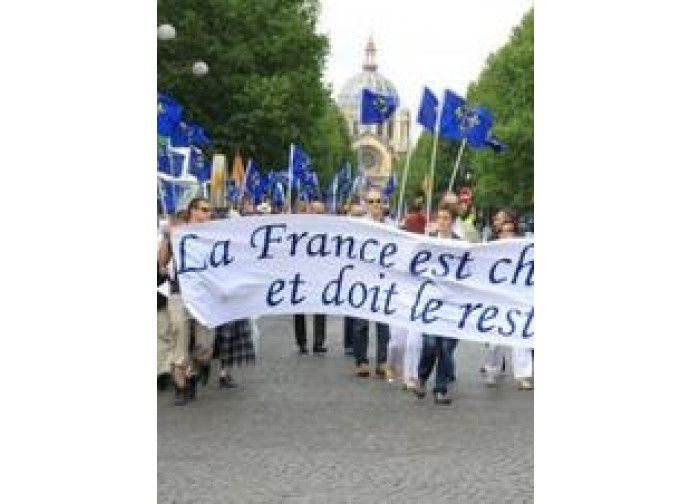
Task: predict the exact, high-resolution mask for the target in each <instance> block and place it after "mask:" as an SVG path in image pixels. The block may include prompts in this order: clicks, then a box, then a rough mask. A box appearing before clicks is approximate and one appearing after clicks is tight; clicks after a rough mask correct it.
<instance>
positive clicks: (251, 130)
mask: <svg viewBox="0 0 690 504" xmlns="http://www.w3.org/2000/svg"><path fill="white" fill-rule="evenodd" d="M318 14H319V2H318V0H159V1H158V24H159V25H160V24H163V23H169V24H172V25H173V26H175V28H176V31H177V36H176V38H174V39H173V40H168V41H159V42H158V90H159V91H161V92H164V93H167V94H169V95H170V96H172V97H173V98H175V99H176V100H178V101H179V102H180V103H181V104H182V105H183V106H184V107H185V117H186V118H187V119H188V120H189V121H192V122H195V123H198V124H200V125H201V126H203V127H204V128H205V129H206V130H207V132H208V133H209V136H211V140H212V142H213V144H212V146H211V147H210V150H211V151H213V152H223V153H226V154H229V155H230V156H232V154H233V153H234V151H235V149H240V151H241V153H242V155H243V156H244V157H245V159H246V157H252V158H253V159H255V160H256V161H257V162H258V163H259V165H260V166H261V167H262V168H263V169H282V168H285V167H286V166H287V163H288V147H289V145H290V143H292V142H294V143H296V144H298V145H300V147H302V148H304V149H305V150H306V151H307V152H308V153H309V154H310V155H311V157H312V161H313V162H314V165H315V166H316V169H317V171H318V172H319V174H320V175H322V176H328V175H329V174H331V173H332V172H333V171H334V170H335V169H336V168H337V166H336V165H338V164H340V163H341V162H342V161H344V160H345V159H348V158H349V159H351V158H352V154H351V152H350V139H349V136H348V133H347V129H346V128H345V126H344V124H343V123H342V119H340V116H339V114H338V112H337V107H336V106H335V104H334V103H333V101H332V100H331V98H330V90H329V89H328V88H327V87H326V86H324V84H323V83H322V80H321V77H322V74H323V68H324V61H325V57H326V54H327V52H328V39H327V38H326V37H325V36H323V35H319V34H317V33H316V31H315V28H316V21H317V17H318ZM197 60H201V61H204V62H206V63H207V64H208V67H209V72H208V74H207V75H205V76H203V77H195V76H194V75H192V72H191V68H192V64H193V63H194V62H195V61H197Z"/></svg>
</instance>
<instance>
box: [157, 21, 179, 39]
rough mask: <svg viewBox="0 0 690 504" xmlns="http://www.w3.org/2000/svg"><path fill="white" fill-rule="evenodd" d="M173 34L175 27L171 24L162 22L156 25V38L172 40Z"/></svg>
mask: <svg viewBox="0 0 690 504" xmlns="http://www.w3.org/2000/svg"><path fill="white" fill-rule="evenodd" d="M175 34H176V32H175V27H174V26H173V25H171V24H162V25H160V26H159V27H158V38H159V39H161V40H172V39H174V38H175Z"/></svg>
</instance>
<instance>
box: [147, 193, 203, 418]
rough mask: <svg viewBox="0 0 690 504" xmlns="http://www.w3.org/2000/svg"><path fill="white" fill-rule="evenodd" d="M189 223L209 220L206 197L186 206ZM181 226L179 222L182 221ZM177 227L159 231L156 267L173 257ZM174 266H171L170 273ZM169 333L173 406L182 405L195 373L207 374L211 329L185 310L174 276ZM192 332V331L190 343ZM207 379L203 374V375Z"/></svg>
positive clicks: (193, 392)
mask: <svg viewBox="0 0 690 504" xmlns="http://www.w3.org/2000/svg"><path fill="white" fill-rule="evenodd" d="M187 211H188V215H189V216H188V220H187V223H189V224H199V223H202V222H208V221H210V220H211V205H210V204H209V202H208V200H207V199H206V198H199V197H197V198H194V199H192V201H190V202H189V206H188V207H187ZM182 225H183V224H182ZM175 227H177V224H173V223H171V225H170V227H169V228H168V229H166V230H165V231H164V232H163V240H162V241H161V244H160V246H159V248H158V266H159V268H161V267H167V265H168V263H169V262H170V261H171V260H172V261H173V262H174V259H173V255H172V244H171V241H170V231H171V230H172V229H174V228H175ZM175 269H176V268H173V272H174V271H175ZM168 312H169V315H170V332H171V333H172V341H173V359H172V360H173V383H174V385H175V405H176V406H182V405H184V404H186V403H187V402H188V401H190V400H192V399H194V398H195V396H196V384H197V381H198V380H199V376H200V374H201V375H207V374H208V370H209V369H210V368H209V363H210V361H211V357H212V355H213V339H214V332H213V331H212V330H210V329H208V328H206V327H204V326H203V325H201V324H199V323H198V322H196V321H195V320H194V319H193V318H192V316H191V314H190V313H189V312H188V311H187V308H185V306H184V302H183V301H182V296H181V294H180V284H179V281H178V278H177V275H175V274H174V273H173V275H171V278H170V297H169V298H168ZM192 333H193V334H194V338H193V340H194V341H193V346H192V348H191V349H190V343H192ZM206 378H207V376H206Z"/></svg>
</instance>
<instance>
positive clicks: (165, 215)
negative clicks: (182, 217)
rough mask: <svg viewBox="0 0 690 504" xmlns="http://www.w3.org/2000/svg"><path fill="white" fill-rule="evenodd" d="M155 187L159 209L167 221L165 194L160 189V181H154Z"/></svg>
mask: <svg viewBox="0 0 690 504" xmlns="http://www.w3.org/2000/svg"><path fill="white" fill-rule="evenodd" d="M156 185H157V186H158V197H159V198H160V200H161V208H162V209H163V216H164V217H165V219H166V220H167V219H168V211H167V210H166V209H165V192H164V191H163V189H162V188H161V179H158V180H157V181H156Z"/></svg>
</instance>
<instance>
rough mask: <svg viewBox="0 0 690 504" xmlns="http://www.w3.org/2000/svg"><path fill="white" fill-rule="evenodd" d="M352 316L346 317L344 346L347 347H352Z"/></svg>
mask: <svg viewBox="0 0 690 504" xmlns="http://www.w3.org/2000/svg"><path fill="white" fill-rule="evenodd" d="M352 320H353V318H352V317H345V329H344V332H345V333H344V335H343V346H344V347H345V348H346V349H347V348H352Z"/></svg>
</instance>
